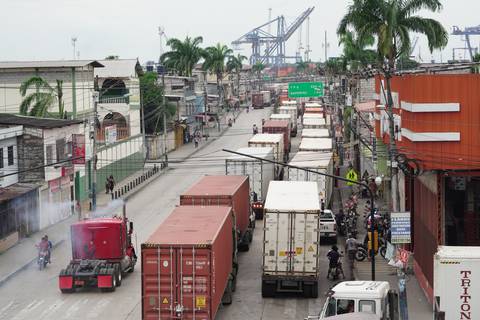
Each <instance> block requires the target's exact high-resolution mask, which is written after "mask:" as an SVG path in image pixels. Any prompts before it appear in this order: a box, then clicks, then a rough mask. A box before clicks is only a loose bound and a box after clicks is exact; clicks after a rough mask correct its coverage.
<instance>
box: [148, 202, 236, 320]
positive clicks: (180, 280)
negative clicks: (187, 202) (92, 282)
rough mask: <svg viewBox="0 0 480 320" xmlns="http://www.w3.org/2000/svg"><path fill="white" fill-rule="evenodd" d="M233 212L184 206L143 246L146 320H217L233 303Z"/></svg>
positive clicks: (234, 274) (217, 208)
mask: <svg viewBox="0 0 480 320" xmlns="http://www.w3.org/2000/svg"><path fill="white" fill-rule="evenodd" d="M233 221H234V217H233V213H232V208H230V207H192V206H180V207H177V208H175V209H174V210H173V212H172V213H171V214H170V215H169V216H168V217H167V219H165V220H164V221H163V222H162V224H161V225H160V226H159V227H158V229H157V230H156V231H155V232H154V233H153V234H152V235H151V236H150V237H149V238H148V240H147V241H146V242H145V243H142V246H141V249H142V298H141V299H142V319H144V320H149V319H152V320H153V319H169V320H173V319H204V320H210V319H212V320H213V319H215V315H216V313H217V311H218V308H219V306H220V304H221V303H222V302H223V303H224V304H230V303H231V302H232V291H233V290H234V287H235V280H236V273H237V268H238V265H237V262H236V250H235V240H234V239H233V237H235V231H234V230H235V229H234V222H233Z"/></svg>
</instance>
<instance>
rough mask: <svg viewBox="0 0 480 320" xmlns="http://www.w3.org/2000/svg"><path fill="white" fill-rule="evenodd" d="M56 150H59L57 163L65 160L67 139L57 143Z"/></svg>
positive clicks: (59, 140)
mask: <svg viewBox="0 0 480 320" xmlns="http://www.w3.org/2000/svg"><path fill="white" fill-rule="evenodd" d="M55 148H56V150H57V161H62V160H65V139H58V140H57V141H55Z"/></svg>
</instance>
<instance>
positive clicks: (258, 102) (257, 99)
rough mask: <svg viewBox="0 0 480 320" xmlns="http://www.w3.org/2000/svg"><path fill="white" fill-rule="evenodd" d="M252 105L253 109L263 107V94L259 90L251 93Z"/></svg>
mask: <svg viewBox="0 0 480 320" xmlns="http://www.w3.org/2000/svg"><path fill="white" fill-rule="evenodd" d="M252 106H253V108H254V109H261V108H263V94H262V93H261V92H255V93H252Z"/></svg>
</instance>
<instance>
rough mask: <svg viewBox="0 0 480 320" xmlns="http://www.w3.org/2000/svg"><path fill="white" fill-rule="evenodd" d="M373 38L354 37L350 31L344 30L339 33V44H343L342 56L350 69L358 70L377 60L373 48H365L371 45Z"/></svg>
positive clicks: (373, 41)
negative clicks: (342, 32)
mask: <svg viewBox="0 0 480 320" xmlns="http://www.w3.org/2000/svg"><path fill="white" fill-rule="evenodd" d="M374 43H375V38H374V37H373V36H371V35H370V36H366V37H363V38H360V37H355V35H354V33H353V32H351V31H348V30H347V31H346V32H345V33H344V34H342V35H340V44H342V45H343V57H344V59H345V62H346V64H347V65H349V66H350V70H358V69H359V68H361V67H366V66H367V65H369V64H374V63H375V62H376V61H377V54H376V52H375V51H374V50H371V49H367V47H370V46H373V44H374Z"/></svg>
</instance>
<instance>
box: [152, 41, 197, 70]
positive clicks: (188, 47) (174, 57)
mask: <svg viewBox="0 0 480 320" xmlns="http://www.w3.org/2000/svg"><path fill="white" fill-rule="evenodd" d="M202 41H203V38H202V37H195V38H193V39H192V38H190V37H186V38H185V40H184V41H181V40H179V39H175V38H172V39H169V40H168V41H167V45H168V46H170V48H171V49H172V50H171V51H168V52H165V53H164V54H162V56H161V57H160V61H161V62H162V63H163V64H164V65H165V67H166V68H167V69H172V70H175V71H176V72H178V74H179V75H181V76H187V77H191V76H192V70H193V68H194V67H195V65H196V64H197V63H198V61H200V59H201V58H202V57H203V55H204V52H203V49H202V48H200V47H199V45H200V44H201V43H202Z"/></svg>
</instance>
